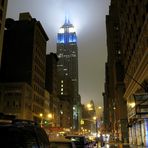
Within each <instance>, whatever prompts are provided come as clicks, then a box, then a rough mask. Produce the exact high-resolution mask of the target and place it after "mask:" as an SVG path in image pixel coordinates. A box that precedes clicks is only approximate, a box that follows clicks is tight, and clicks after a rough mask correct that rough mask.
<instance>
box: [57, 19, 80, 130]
mask: <svg viewBox="0 0 148 148" xmlns="http://www.w3.org/2000/svg"><path fill="white" fill-rule="evenodd" d="M57 55H58V58H59V62H58V65H57V66H58V72H59V74H60V79H61V82H62V84H61V86H62V88H61V89H60V95H61V96H62V95H65V93H67V92H68V91H67V90H66V89H67V88H68V87H67V86H66V87H65V85H64V80H66V79H67V80H69V79H70V80H71V83H72V85H73V87H72V88H73V90H72V91H73V95H72V98H71V100H72V102H73V108H74V109H73V126H74V129H77V128H78V116H79V115H78V112H79V111H78V110H79V109H78V104H79V99H78V98H79V95H78V90H79V88H78V47H77V36H76V32H75V30H74V26H73V25H72V24H71V23H70V21H69V20H68V19H65V23H64V25H63V26H62V27H61V28H60V30H59V33H58V35H57ZM69 82H70V81H69ZM66 85H68V84H67V83H66ZM69 85H70V84H69ZM70 92H71V91H70ZM67 95H68V94H67Z"/></svg>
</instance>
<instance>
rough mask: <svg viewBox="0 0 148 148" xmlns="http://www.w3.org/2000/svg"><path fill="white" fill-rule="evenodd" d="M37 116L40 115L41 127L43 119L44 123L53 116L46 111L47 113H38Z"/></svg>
mask: <svg viewBox="0 0 148 148" xmlns="http://www.w3.org/2000/svg"><path fill="white" fill-rule="evenodd" d="M39 116H40V118H41V122H40V125H41V127H42V126H43V124H44V123H43V121H44V120H45V123H47V121H50V120H51V119H52V118H53V116H52V114H51V113H48V114H46V115H43V113H40V114H39Z"/></svg>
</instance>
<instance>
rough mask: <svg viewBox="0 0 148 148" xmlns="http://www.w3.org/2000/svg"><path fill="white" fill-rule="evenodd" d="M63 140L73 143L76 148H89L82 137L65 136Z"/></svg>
mask: <svg viewBox="0 0 148 148" xmlns="http://www.w3.org/2000/svg"><path fill="white" fill-rule="evenodd" d="M65 138H67V139H70V140H71V141H73V142H74V143H75V145H76V147H77V148H89V142H88V141H87V140H86V138H85V136H83V135H66V136H65Z"/></svg>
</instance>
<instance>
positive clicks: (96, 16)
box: [7, 0, 110, 106]
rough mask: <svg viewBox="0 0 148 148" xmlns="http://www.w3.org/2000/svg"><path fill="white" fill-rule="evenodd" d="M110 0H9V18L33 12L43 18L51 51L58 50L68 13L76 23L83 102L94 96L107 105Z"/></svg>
mask: <svg viewBox="0 0 148 148" xmlns="http://www.w3.org/2000/svg"><path fill="white" fill-rule="evenodd" d="M109 4H110V0H8V7H7V18H13V19H15V20H18V19H19V13H21V12H30V14H31V16H32V17H33V18H36V19H37V20H38V21H40V22H41V24H42V26H43V28H44V29H45V32H46V33H47V35H48V37H49V41H48V44H47V53H50V52H56V38H57V33H58V31H59V28H60V27H61V26H62V25H63V24H64V20H65V16H66V17H68V18H69V20H70V22H71V23H72V24H73V25H74V27H75V29H76V33H77V38H78V49H79V51H78V53H79V94H80V96H81V99H82V101H81V102H82V103H83V104H86V103H88V102H89V101H90V100H93V101H94V102H95V103H96V104H97V105H99V106H100V105H103V97H102V93H103V92H104V82H105V62H106V61H107V47H106V24H105V15H107V14H108V10H109Z"/></svg>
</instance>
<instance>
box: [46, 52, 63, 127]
mask: <svg viewBox="0 0 148 148" xmlns="http://www.w3.org/2000/svg"><path fill="white" fill-rule="evenodd" d="M58 60H59V59H58V57H57V55H56V54H55V53H50V54H47V55H46V81H45V88H46V90H48V91H49V93H50V113H51V114H52V118H53V119H52V122H53V124H52V125H53V126H56V127H59V126H60V118H59V117H60V110H59V106H60V100H59V98H58V83H59V78H58V72H57V63H58Z"/></svg>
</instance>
